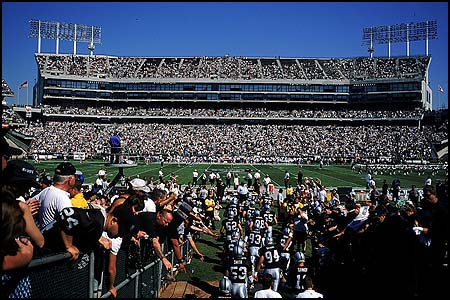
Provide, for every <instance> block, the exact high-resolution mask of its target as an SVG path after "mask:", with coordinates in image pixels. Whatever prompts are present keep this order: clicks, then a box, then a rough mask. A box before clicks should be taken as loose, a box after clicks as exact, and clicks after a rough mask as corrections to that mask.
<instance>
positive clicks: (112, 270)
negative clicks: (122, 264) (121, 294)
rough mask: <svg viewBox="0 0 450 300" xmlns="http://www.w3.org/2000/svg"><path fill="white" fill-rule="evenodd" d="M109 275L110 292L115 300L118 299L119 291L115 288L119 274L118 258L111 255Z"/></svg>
mask: <svg viewBox="0 0 450 300" xmlns="http://www.w3.org/2000/svg"><path fill="white" fill-rule="evenodd" d="M108 274H109V285H108V290H109V292H111V295H112V296H113V297H114V298H117V290H116V288H115V287H114V282H115V281H116V274H117V256H116V255H114V254H112V253H109V264H108Z"/></svg>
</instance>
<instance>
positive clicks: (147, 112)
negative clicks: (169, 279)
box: [42, 105, 424, 119]
mask: <svg viewBox="0 0 450 300" xmlns="http://www.w3.org/2000/svg"><path fill="white" fill-rule="evenodd" d="M42 113H43V114H44V115H53V114H70V115H80V116H85V115H91V116H141V117H146V116H162V117H166V116H168V117H193V118H203V117H210V118H233V117H234V118H277V119H278V118H288V119H289V118H302V119H303V118H319V119H322V118H325V119H328V118H332V119H374V118H376V119H420V118H421V117H422V115H423V113H424V112H423V110H422V109H416V110H394V111H392V110H379V111H377V110H366V109H361V110H347V109H341V110H325V109H317V110H310V109H291V110H288V109H279V110H275V109H268V108H265V107H261V108H223V109H219V108H218V109H211V108H173V107H172V108H168V107H165V106H161V107H160V106H151V107H147V108H146V107H142V106H129V107H126V108H113V107H111V106H97V107H75V106H65V107H62V106H50V105H44V106H42Z"/></svg>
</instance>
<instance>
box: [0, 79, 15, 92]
mask: <svg viewBox="0 0 450 300" xmlns="http://www.w3.org/2000/svg"><path fill="white" fill-rule="evenodd" d="M12 95H14V93H13V91H12V90H11V88H10V87H9V85H8V83H7V82H6V81H5V80H4V79H2V96H12Z"/></svg>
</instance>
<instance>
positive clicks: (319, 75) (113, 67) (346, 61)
mask: <svg viewBox="0 0 450 300" xmlns="http://www.w3.org/2000/svg"><path fill="white" fill-rule="evenodd" d="M36 60H37V63H38V66H39V70H40V72H42V73H44V74H46V73H49V74H60V75H63V74H64V75H75V76H89V77H97V78H210V79H219V78H222V79H223V78H225V79H246V80H250V79H270V80H277V79H305V80H315V79H332V80H363V79H364V80H365V79H383V78H421V77H423V76H424V74H425V72H426V70H427V66H428V64H429V60H430V58H429V57H428V56H418V57H399V58H388V57H379V58H367V57H358V58H281V57H278V58H276V57H275V58H263V57H261V58H258V57H253V58H252V57H234V56H231V55H224V56H223V57H220V56H219V57H209V56H202V57H151V58H147V57H113V56H100V55H93V56H89V55H52V54H36Z"/></svg>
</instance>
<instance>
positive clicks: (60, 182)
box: [33, 162, 79, 260]
mask: <svg viewBox="0 0 450 300" xmlns="http://www.w3.org/2000/svg"><path fill="white" fill-rule="evenodd" d="M75 172H76V169H75V167H74V166H73V165H72V164H71V163H70V162H62V163H60V164H59V165H58V166H57V167H56V169H55V175H54V177H53V185H51V186H49V187H48V188H46V189H44V190H42V191H41V192H40V193H39V194H37V195H36V196H34V198H33V199H38V200H39V201H40V203H41V206H40V207H39V213H38V226H39V228H40V229H41V231H43V230H45V227H46V226H47V225H49V224H51V223H52V222H54V221H55V218H56V215H57V214H59V213H60V212H61V211H62V210H63V209H64V208H66V207H72V202H71V201H70V194H69V190H70V189H71V188H72V187H73V186H74V185H75ZM61 235H62V237H63V240H64V242H65V245H66V249H67V251H69V252H70V254H72V258H71V259H73V260H76V259H77V258H78V255H79V250H78V249H77V248H76V247H75V246H73V245H72V241H71V238H70V237H68V236H66V235H65V234H64V232H61Z"/></svg>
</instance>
